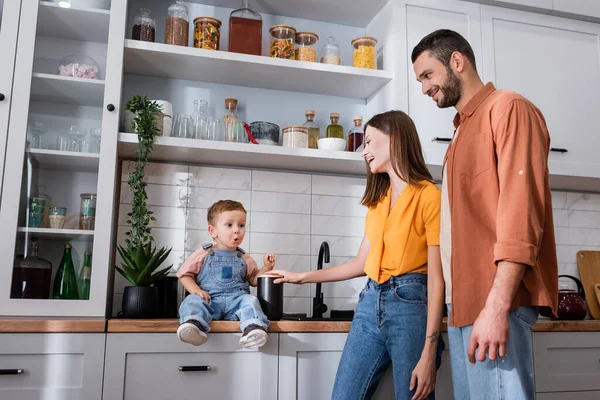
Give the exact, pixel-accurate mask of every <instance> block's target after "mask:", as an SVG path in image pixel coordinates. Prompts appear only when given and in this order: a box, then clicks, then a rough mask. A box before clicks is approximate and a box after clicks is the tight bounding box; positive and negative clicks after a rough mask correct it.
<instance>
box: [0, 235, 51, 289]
mask: <svg viewBox="0 0 600 400" xmlns="http://www.w3.org/2000/svg"><path fill="white" fill-rule="evenodd" d="M37 242H38V239H37V238H36V237H33V238H31V247H30V249H29V254H27V257H25V258H20V257H17V258H16V259H15V263H14V266H13V276H12V281H11V290H10V297H11V298H12V299H48V298H49V297H50V281H51V280H52V263H51V262H50V261H48V260H46V259H44V258H42V257H40V256H39V255H38V243H37ZM21 257H22V256H21Z"/></svg>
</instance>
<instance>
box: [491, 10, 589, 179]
mask: <svg viewBox="0 0 600 400" xmlns="http://www.w3.org/2000/svg"><path fill="white" fill-rule="evenodd" d="M482 32H483V44H484V45H483V51H484V57H483V59H484V68H483V70H484V74H483V75H484V77H485V78H486V80H491V81H493V82H494V83H495V85H496V87H497V88H499V89H507V90H514V91H515V92H517V93H519V94H521V95H523V96H524V97H526V98H527V99H529V100H531V101H532V102H533V103H534V104H535V105H536V106H537V107H538V108H539V109H540V110H541V111H542V113H543V114H544V117H545V118H546V122H547V124H548V130H549V132H550V138H551V147H552V148H553V149H554V151H551V153H550V157H549V162H548V166H549V169H550V173H551V174H553V175H563V176H571V177H572V176H578V177H591V178H598V177H600V158H599V157H598V149H599V148H600V135H598V133H597V130H598V125H600V113H598V110H599V109H600V98H598V96H597V95H596V90H595V89H594V88H596V87H599V86H600V54H599V49H598V41H599V40H600V26H599V25H596V24H592V23H587V22H581V21H571V20H567V19H563V18H558V17H552V16H547V15H538V14H532V13H525V12H518V11H512V10H505V9H500V8H495V7H487V6H482ZM565 150H566V152H565Z"/></svg>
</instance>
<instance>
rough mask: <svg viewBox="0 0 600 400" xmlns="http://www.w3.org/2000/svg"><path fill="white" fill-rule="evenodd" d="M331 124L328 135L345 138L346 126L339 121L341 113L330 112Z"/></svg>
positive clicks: (328, 127) (329, 136)
mask: <svg viewBox="0 0 600 400" xmlns="http://www.w3.org/2000/svg"><path fill="white" fill-rule="evenodd" d="M329 118H330V119H331V124H329V125H328V126H327V132H326V137H328V138H338V139H344V128H343V127H342V126H341V125H340V124H339V123H338V121H339V120H340V114H338V113H331V114H329Z"/></svg>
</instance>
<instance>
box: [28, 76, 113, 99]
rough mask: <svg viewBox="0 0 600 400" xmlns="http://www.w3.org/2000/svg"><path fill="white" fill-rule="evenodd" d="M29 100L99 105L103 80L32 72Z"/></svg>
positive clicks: (102, 92) (102, 94)
mask: <svg viewBox="0 0 600 400" xmlns="http://www.w3.org/2000/svg"><path fill="white" fill-rule="evenodd" d="M31 100H32V101H43V102H48V103H61V104H74V105H79V106H93V107H101V106H102V102H103V101H104V80H100V79H83V78H74V77H71V76H60V75H52V74H42V73H37V72H36V73H34V74H33V78H32V81H31Z"/></svg>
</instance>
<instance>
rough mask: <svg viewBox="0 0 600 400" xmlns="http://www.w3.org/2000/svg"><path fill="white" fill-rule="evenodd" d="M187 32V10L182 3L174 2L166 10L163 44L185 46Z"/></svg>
mask: <svg viewBox="0 0 600 400" xmlns="http://www.w3.org/2000/svg"><path fill="white" fill-rule="evenodd" d="M189 31H190V23H189V22H188V8H187V7H186V6H185V4H183V1H176V2H175V3H174V4H171V6H170V7H169V8H168V9H167V22H166V24H165V44H172V45H175V46H187V45H188V40H189Z"/></svg>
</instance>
